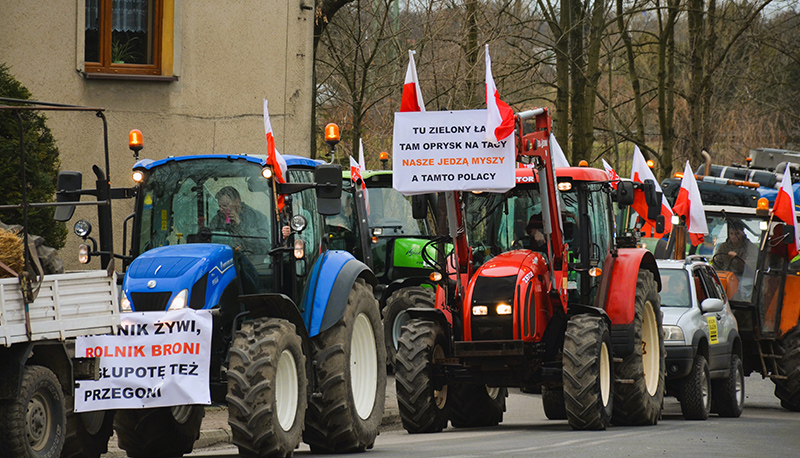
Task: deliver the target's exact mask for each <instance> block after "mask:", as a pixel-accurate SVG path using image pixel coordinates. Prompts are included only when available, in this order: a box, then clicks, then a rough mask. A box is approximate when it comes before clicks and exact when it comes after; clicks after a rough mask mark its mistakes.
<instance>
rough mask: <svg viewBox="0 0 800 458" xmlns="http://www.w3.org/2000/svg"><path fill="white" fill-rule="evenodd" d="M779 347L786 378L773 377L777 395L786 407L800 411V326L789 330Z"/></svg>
mask: <svg viewBox="0 0 800 458" xmlns="http://www.w3.org/2000/svg"><path fill="white" fill-rule="evenodd" d="M777 347H778V348H777V352H778V354H779V355H780V359H778V369H780V373H781V374H782V375H785V376H786V379H784V380H777V379H772V380H773V381H774V382H775V396H777V397H778V399H780V400H781V406H783V408H784V409H788V410H791V411H792V412H800V328H795V329H792V330H791V331H789V332H788V333H787V334H786V335H785V336H784V337H783V338H782V339H781V340H780V341H778V345H777Z"/></svg>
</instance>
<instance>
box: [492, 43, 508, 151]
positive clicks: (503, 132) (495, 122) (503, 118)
mask: <svg viewBox="0 0 800 458" xmlns="http://www.w3.org/2000/svg"><path fill="white" fill-rule="evenodd" d="M486 112H487V113H486V140H488V141H490V142H493V143H496V142H498V141H500V140H502V139H504V138H506V137H508V136H509V135H511V134H512V133H513V132H514V110H512V109H511V107H509V106H508V105H507V104H506V103H505V102H503V101H502V100H500V94H498V93H497V86H495V85H494V78H493V77H492V59H491V58H490V57H489V45H486Z"/></svg>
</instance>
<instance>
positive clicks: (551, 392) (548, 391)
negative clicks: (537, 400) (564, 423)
mask: <svg viewBox="0 0 800 458" xmlns="http://www.w3.org/2000/svg"><path fill="white" fill-rule="evenodd" d="M542 407H543V408H544V416H545V417H547V419H548V420H566V419H567V408H566V406H565V405H564V389H563V388H561V387H555V388H548V387H546V386H543V387H542Z"/></svg>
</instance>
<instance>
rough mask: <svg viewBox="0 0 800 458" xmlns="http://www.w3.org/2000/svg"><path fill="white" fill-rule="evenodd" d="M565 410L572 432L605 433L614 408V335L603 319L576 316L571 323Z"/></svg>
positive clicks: (565, 357)
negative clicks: (612, 340)
mask: <svg viewBox="0 0 800 458" xmlns="http://www.w3.org/2000/svg"><path fill="white" fill-rule="evenodd" d="M562 364H563V370H562V379H563V383H564V390H563V393H564V394H563V396H564V410H566V412H567V421H568V422H569V425H570V426H572V429H577V430H587V429H591V430H604V429H606V428H607V427H608V425H609V423H610V422H611V415H612V413H613V405H614V396H613V392H614V369H613V364H612V360H611V333H610V332H609V330H608V325H607V324H606V322H605V321H604V320H603V318H602V317H599V316H590V315H576V316H573V317H572V318H570V320H569V321H568V322H567V331H566V333H565V334H564V352H563V357H562Z"/></svg>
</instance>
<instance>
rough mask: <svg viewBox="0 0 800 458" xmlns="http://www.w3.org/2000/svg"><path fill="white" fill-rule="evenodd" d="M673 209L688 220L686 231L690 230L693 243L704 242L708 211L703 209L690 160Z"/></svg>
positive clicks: (684, 170) (687, 162)
mask: <svg viewBox="0 0 800 458" xmlns="http://www.w3.org/2000/svg"><path fill="white" fill-rule="evenodd" d="M672 209H673V210H674V211H675V214H676V215H678V216H682V217H683V219H684V221H686V231H687V232H689V238H690V239H691V240H692V245H695V246H696V245H699V244H701V243H703V236H704V235H706V234H708V226H707V225H706V212H705V210H704V209H703V199H702V198H701V197H700V189H699V188H698V187H697V180H695V178H694V172H693V171H692V168H691V167H690V166H689V161H686V167H685V168H684V169H683V179H682V180H681V189H680V190H679V191H678V198H677V199H675V206H674V207H673V208H672Z"/></svg>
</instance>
